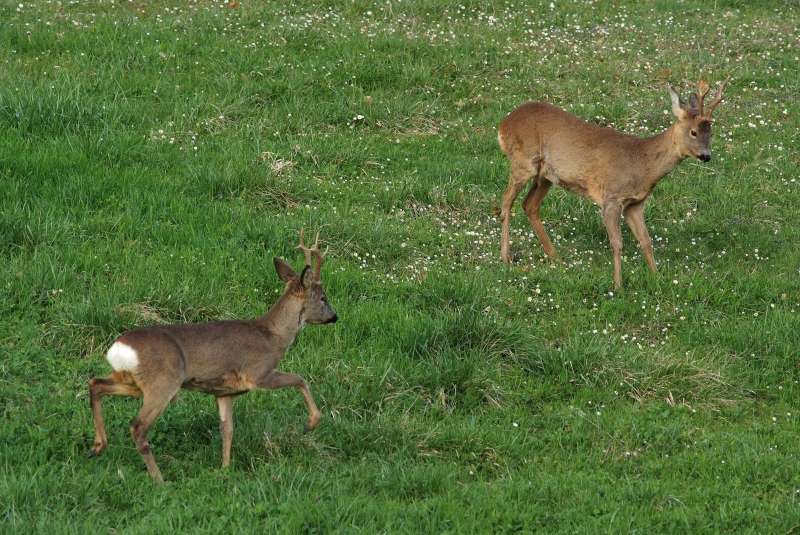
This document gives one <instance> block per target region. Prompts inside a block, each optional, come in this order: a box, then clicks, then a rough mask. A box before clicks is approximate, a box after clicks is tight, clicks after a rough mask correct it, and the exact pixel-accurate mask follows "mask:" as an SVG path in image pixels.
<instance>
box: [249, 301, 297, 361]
mask: <svg viewBox="0 0 800 535" xmlns="http://www.w3.org/2000/svg"><path fill="white" fill-rule="evenodd" d="M302 318H303V301H302V299H298V298H297V297H295V296H293V295H292V293H291V292H290V291H286V292H284V294H283V295H282V296H281V297H280V299H278V300H277V301H276V302H275V304H274V305H272V307H271V308H270V309H269V310H268V311H267V313H266V314H264V315H263V316H261V317H260V318H259V319H258V320H256V321H257V322H258V323H259V324H260V325H261V326H262V327H263V328H264V329H266V330H267V331H268V332H269V333H270V334H271V335H272V336H273V337H275V339H276V341H277V343H278V345H279V346H280V347H281V348H282V349H284V350H285V349H286V348H288V347H289V346H290V345H292V342H294V339H295V337H297V333H299V332H300V330H301V329H302V328H303V326H304V325H305V321H303V319H302Z"/></svg>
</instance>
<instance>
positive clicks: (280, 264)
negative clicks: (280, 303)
mask: <svg viewBox="0 0 800 535" xmlns="http://www.w3.org/2000/svg"><path fill="white" fill-rule="evenodd" d="M272 262H273V263H274V264H275V271H277V272H278V277H280V279H281V280H282V281H283V282H289V281H290V280H292V279H295V278H297V273H295V272H294V270H293V269H292V266H290V265H289V264H287V263H286V262H285V261H284V260H283V259H282V258H278V257H277V256H276V257H274V258H273V259H272Z"/></svg>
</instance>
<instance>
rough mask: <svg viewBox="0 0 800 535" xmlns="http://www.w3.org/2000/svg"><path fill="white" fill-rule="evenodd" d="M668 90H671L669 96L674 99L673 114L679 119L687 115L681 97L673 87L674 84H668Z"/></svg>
mask: <svg viewBox="0 0 800 535" xmlns="http://www.w3.org/2000/svg"><path fill="white" fill-rule="evenodd" d="M667 91H669V98H670V100H672V114H673V115H674V116H675V117H677V118H678V119H683V118H685V117H686V110H684V109H683V106H681V97H680V95H678V93H676V92H675V90H674V89H672V86H671V85H669V84H667Z"/></svg>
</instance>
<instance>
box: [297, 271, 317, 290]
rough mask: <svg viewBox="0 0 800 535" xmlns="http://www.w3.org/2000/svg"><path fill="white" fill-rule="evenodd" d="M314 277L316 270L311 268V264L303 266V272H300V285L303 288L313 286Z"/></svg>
mask: <svg viewBox="0 0 800 535" xmlns="http://www.w3.org/2000/svg"><path fill="white" fill-rule="evenodd" d="M313 278H314V271H313V270H312V269H311V266H306V267H304V268H303V272H302V273H300V285H301V286H302V287H303V288H308V287H309V286H311V283H312V282H313V280H312V279H313Z"/></svg>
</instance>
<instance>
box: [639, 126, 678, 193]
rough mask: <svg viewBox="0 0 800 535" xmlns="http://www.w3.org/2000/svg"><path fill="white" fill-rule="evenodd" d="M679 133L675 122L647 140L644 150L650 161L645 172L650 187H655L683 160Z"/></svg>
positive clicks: (647, 159)
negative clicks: (678, 137) (678, 138)
mask: <svg viewBox="0 0 800 535" xmlns="http://www.w3.org/2000/svg"><path fill="white" fill-rule="evenodd" d="M678 135H679V132H678V128H677V123H675V124H673V125H672V126H670V127H669V128H667V129H666V130H664V131H663V132H661V133H660V134H658V135H657V136H655V137H651V138H649V139H647V140H645V145H646V147H645V151H644V152H645V156H646V161H649V165H648V166H647V167H648V169H647V172H646V173H645V174H646V176H647V181H648V182H649V184H648V185H649V186H650V188H652V187H654V186H655V185H656V183H657V182H658V181H659V180H661V179H662V178H663V177H664V176H665V175H667V174H668V173H669V172H670V171H672V170H673V169H674V168H675V166H677V165H678V164H679V163H681V162H682V161H683V159H684V156H683V155H682V154H681V152H680V149H679V148H678V147H679V145H678V142H677V141H678V140H677V136H678Z"/></svg>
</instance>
